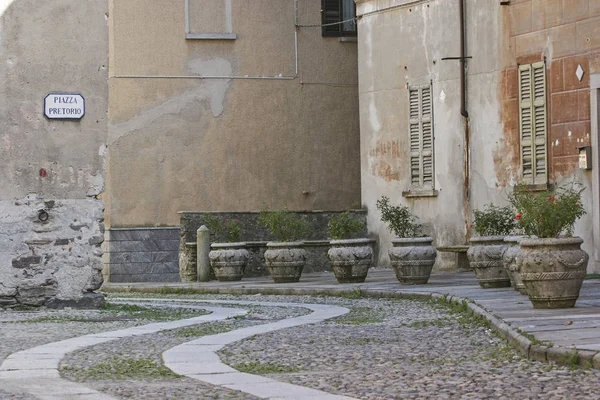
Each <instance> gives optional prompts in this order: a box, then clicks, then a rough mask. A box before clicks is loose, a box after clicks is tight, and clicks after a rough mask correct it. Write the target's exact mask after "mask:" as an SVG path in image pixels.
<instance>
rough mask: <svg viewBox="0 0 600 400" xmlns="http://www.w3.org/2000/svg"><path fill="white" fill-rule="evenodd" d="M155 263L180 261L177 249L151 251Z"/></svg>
mask: <svg viewBox="0 0 600 400" xmlns="http://www.w3.org/2000/svg"><path fill="white" fill-rule="evenodd" d="M151 258H152V260H151V261H152V262H153V263H160V262H170V261H178V252H177V251H156V252H152V253H151Z"/></svg>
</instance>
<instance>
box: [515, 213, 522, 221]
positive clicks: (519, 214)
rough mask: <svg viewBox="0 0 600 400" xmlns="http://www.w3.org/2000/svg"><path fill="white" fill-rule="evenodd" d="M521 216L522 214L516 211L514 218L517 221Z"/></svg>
mask: <svg viewBox="0 0 600 400" xmlns="http://www.w3.org/2000/svg"><path fill="white" fill-rule="evenodd" d="M522 216H523V214H521V213H518V214H517V215H516V216H515V219H516V220H517V221H518V220H520V219H521V217H522Z"/></svg>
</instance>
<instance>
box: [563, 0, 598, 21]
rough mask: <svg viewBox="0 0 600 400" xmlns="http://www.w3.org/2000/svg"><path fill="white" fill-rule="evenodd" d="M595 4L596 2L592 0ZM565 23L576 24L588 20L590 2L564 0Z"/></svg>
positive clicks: (584, 0) (587, 0)
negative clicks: (575, 22)
mask: <svg viewBox="0 0 600 400" xmlns="http://www.w3.org/2000/svg"><path fill="white" fill-rule="evenodd" d="M591 2H592V3H593V2H595V0H591ZM562 3H563V4H562V17H563V22H564V23H568V22H574V21H580V20H582V19H586V18H587V17H588V15H589V14H588V12H589V3H590V0H562Z"/></svg>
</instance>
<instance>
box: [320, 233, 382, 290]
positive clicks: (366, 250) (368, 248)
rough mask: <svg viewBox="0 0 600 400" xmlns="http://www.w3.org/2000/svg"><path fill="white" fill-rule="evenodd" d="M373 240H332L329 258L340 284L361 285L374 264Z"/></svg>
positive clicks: (328, 253)
mask: <svg viewBox="0 0 600 400" xmlns="http://www.w3.org/2000/svg"><path fill="white" fill-rule="evenodd" d="M373 243H375V240H373V239H348V240H332V241H331V242H330V244H331V248H330V249H329V251H328V252H327V257H328V258H329V261H331V267H332V269H333V273H334V274H335V279H337V281H338V282H339V283H360V282H364V281H365V279H366V278H367V274H368V272H369V268H371V265H372V264H373V248H372V246H373Z"/></svg>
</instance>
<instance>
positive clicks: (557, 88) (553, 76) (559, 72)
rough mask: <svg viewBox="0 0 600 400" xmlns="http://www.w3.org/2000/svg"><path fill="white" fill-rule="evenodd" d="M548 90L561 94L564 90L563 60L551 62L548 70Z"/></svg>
mask: <svg viewBox="0 0 600 400" xmlns="http://www.w3.org/2000/svg"><path fill="white" fill-rule="evenodd" d="M548 73H549V75H550V76H549V77H548V81H549V83H550V88H551V90H550V91H551V92H552V93H557V92H562V91H563V90H565V84H564V80H563V60H562V59H560V60H556V61H552V63H551V64H550V69H549V70H548Z"/></svg>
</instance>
